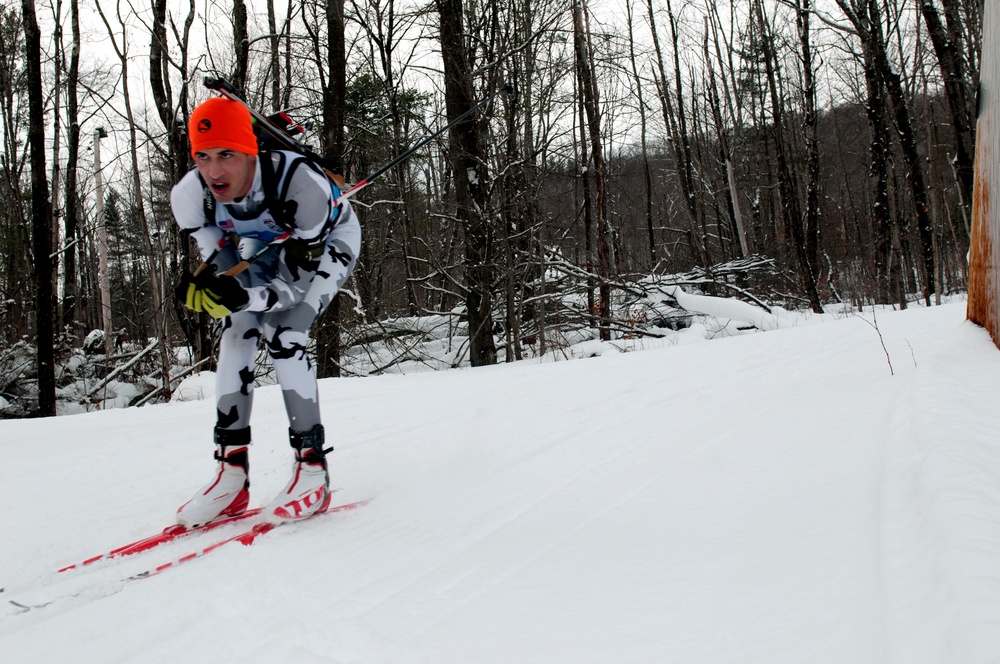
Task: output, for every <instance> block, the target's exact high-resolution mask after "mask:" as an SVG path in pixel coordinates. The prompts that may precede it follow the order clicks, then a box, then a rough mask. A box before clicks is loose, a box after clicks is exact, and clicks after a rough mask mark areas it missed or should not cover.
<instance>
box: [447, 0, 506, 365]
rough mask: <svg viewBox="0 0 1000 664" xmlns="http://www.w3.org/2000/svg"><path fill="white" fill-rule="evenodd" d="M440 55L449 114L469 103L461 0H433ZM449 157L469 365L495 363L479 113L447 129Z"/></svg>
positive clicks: (489, 240) (490, 227)
mask: <svg viewBox="0 0 1000 664" xmlns="http://www.w3.org/2000/svg"><path fill="white" fill-rule="evenodd" d="M435 4H436V6H437V10H438V16H439V18H440V38H441V55H442V57H443V58H444V82H445V105H446V107H447V112H448V118H449V120H454V119H457V118H458V117H459V116H460V115H462V114H463V113H464V112H465V111H466V110H468V109H470V108H472V106H473V99H474V93H473V80H472V67H471V63H470V58H469V51H468V47H467V46H466V43H465V30H464V28H463V25H464V22H465V17H464V14H463V3H462V0H435ZM450 138H451V140H450V148H449V151H450V161H451V169H452V177H453V179H454V184H455V202H456V206H457V216H458V219H459V221H460V223H461V224H462V226H463V228H464V229H465V278H466V285H465V289H466V298H465V302H466V315H467V316H468V324H469V360H470V361H471V362H472V366H483V365H488V364H496V362H497V350H496V345H495V343H494V340H493V312H492V292H491V291H492V281H493V260H494V259H493V250H494V248H493V244H494V228H493V223H492V221H491V219H490V217H489V214H490V213H489V210H488V208H487V197H486V188H485V187H486V183H485V179H486V177H487V175H488V173H487V172H486V159H485V158H484V157H485V146H484V145H483V133H482V128H481V127H480V123H479V119H478V118H476V117H475V116H470V117H468V118H466V119H465V120H463V121H461V122H458V123H456V124H455V125H454V126H453V127H452V128H451V130H450Z"/></svg>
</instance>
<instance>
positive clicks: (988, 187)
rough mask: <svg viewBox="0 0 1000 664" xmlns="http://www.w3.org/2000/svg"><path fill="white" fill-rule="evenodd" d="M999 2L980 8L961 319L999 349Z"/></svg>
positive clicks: (988, 3) (989, 3)
mask: <svg viewBox="0 0 1000 664" xmlns="http://www.w3.org/2000/svg"><path fill="white" fill-rule="evenodd" d="M998 37H1000V2H987V3H986V4H985V6H984V9H983V56H982V58H981V63H982V68H981V71H980V89H979V117H978V119H977V124H976V159H975V176H974V183H973V189H972V241H971V247H970V248H969V304H968V309H967V313H966V316H967V317H968V319H969V320H970V321H972V322H973V323H976V324H978V325H982V326H983V327H984V328H986V331H987V332H989V333H990V336H991V337H993V343H994V344H996V345H997V347H998V348H1000V306H998V305H1000V162H998V159H1000V146H997V145H996V143H997V140H1000V134H998V128H1000V94H998V93H1000V63H998V61H997V57H998V53H997V51H998V50H1000V49H998V48H997V46H996V40H997V38H998Z"/></svg>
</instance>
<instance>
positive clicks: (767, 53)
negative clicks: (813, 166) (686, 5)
mask: <svg viewBox="0 0 1000 664" xmlns="http://www.w3.org/2000/svg"><path fill="white" fill-rule="evenodd" d="M755 9H756V14H757V20H758V26H759V27H760V31H761V40H762V41H761V43H762V44H763V46H764V67H765V70H766V72H767V86H768V90H769V91H770V94H771V113H772V117H773V122H774V127H773V133H774V142H775V152H776V154H777V164H776V166H777V168H778V192H779V195H780V197H781V216H782V219H783V220H784V222H785V227H786V228H787V229H788V232H789V233H790V234H791V236H792V244H793V245H794V246H793V247H792V250H793V251H794V253H795V257H796V258H797V259H798V264H799V275H800V277H801V279H802V287H803V290H804V291H805V293H806V297H808V298H809V304H810V305H811V306H812V310H813V311H814V312H816V313H823V305H822V303H821V302H820V299H819V292H818V291H817V289H816V274H815V272H813V267H812V261H810V260H809V253H808V247H807V244H806V233H805V229H804V228H803V223H802V212H801V209H800V208H799V200H798V195H797V193H796V187H795V181H794V176H793V174H792V170H791V168H790V167H789V164H788V158H789V156H788V151H789V146H788V144H787V142H786V141H785V136H784V106H783V102H782V99H781V96H780V95H779V93H778V83H777V74H776V72H775V64H776V61H777V57H776V54H775V53H774V42H773V41H772V38H771V34H770V31H769V30H768V29H767V20H766V18H765V16H764V8H763V5H762V3H761V2H760V0H757V2H755Z"/></svg>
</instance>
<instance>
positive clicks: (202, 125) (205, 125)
mask: <svg viewBox="0 0 1000 664" xmlns="http://www.w3.org/2000/svg"><path fill="white" fill-rule="evenodd" d="M211 129H212V121H211V120H209V119H208V118H202V119H201V121H200V122H199V123H198V133H201V134H204V133H205V132H207V131H211Z"/></svg>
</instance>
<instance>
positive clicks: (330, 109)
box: [275, 0, 347, 378]
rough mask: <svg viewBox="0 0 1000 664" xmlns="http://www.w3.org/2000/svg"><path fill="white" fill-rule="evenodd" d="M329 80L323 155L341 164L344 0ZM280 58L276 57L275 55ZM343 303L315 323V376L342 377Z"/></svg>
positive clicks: (332, 22) (330, 27)
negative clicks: (341, 313)
mask: <svg viewBox="0 0 1000 664" xmlns="http://www.w3.org/2000/svg"><path fill="white" fill-rule="evenodd" d="M326 29H327V35H328V40H327V42H328V44H327V50H326V54H325V55H326V65H327V78H326V85H325V86H324V87H323V136H322V149H323V155H324V156H328V157H331V158H333V159H335V160H337V161H338V162H340V161H341V160H342V159H343V154H344V118H345V116H346V109H347V53H346V51H345V48H346V46H345V38H344V0H327V3H326ZM275 57H277V55H275ZM340 300H341V295H340V293H337V295H336V296H334V298H333V301H332V302H331V303H330V307H329V309H327V311H326V312H325V313H324V314H323V316H322V317H321V318H320V320H319V321H318V322H317V323H316V331H315V333H314V336H315V337H316V349H317V350H316V374H317V376H318V377H320V378H334V377H339V376H340V375H341V367H340V344H341V341H340V328H341V326H340Z"/></svg>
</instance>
